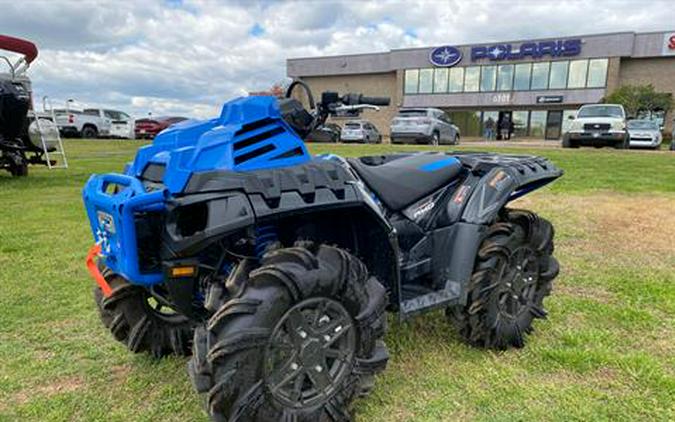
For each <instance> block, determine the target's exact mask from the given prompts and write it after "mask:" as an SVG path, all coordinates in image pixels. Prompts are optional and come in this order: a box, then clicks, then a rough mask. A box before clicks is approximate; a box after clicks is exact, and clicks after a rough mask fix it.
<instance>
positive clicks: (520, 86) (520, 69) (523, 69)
mask: <svg viewBox="0 0 675 422" xmlns="http://www.w3.org/2000/svg"><path fill="white" fill-rule="evenodd" d="M531 72H532V63H521V64H517V65H516V77H515V79H514V81H513V89H515V90H516V91H526V90H528V89H530V73H531Z"/></svg>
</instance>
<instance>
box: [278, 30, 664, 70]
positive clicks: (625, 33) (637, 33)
mask: <svg viewBox="0 0 675 422" xmlns="http://www.w3.org/2000/svg"><path fill="white" fill-rule="evenodd" d="M666 32H675V29H664V30H661V31H647V32H635V31H615V32H604V33H595V34H576V35H554V36H550V37H543V38H521V39H517V40H506V41H501V40H497V41H495V40H492V41H484V42H474V43H464V44H457V45H454V46H455V47H470V46H475V45H484V44H494V43H504V44H512V43H518V42H523V41H539V40H543V41H546V40H552V39H559V38H561V37H562V38H584V37H606V36H613V35H634V36H635V35H649V34H660V33H666ZM439 45H440V44H439ZM433 47H436V46H433V45H429V46H424V47H409V48H392V49H390V50H388V51H376V52H372V53H356V54H334V55H330V56H305V57H291V58H287V59H286V63H288V62H292V61H296V60H298V61H299V60H317V59H336V58H341V57H344V58H348V57H361V56H375V55H385V54H391V53H392V52H398V51H419V50H428V49H430V48H433Z"/></svg>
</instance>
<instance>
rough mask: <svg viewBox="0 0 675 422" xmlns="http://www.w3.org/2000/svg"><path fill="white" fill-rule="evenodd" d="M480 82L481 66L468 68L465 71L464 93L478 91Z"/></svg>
mask: <svg viewBox="0 0 675 422" xmlns="http://www.w3.org/2000/svg"><path fill="white" fill-rule="evenodd" d="M479 82H480V66H471V67H467V68H466V69H465V70H464V92H476V91H478V85H479Z"/></svg>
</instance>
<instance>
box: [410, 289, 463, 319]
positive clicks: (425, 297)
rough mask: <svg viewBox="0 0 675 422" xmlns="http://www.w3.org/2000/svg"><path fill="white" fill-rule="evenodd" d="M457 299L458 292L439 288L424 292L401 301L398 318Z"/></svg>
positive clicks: (442, 305) (455, 301) (454, 301)
mask: <svg viewBox="0 0 675 422" xmlns="http://www.w3.org/2000/svg"><path fill="white" fill-rule="evenodd" d="M458 301H459V292H455V291H452V290H440V291H434V292H431V293H426V294H422V295H419V296H417V297H414V298H412V299H407V300H404V301H403V302H401V307H400V314H399V315H400V319H402V320H403V319H406V318H409V317H411V316H413V315H415V314H418V313H420V312H422V311H428V310H431V309H434V308H441V307H443V308H444V307H446V306H450V305H453V304H455V303H457V302H458Z"/></svg>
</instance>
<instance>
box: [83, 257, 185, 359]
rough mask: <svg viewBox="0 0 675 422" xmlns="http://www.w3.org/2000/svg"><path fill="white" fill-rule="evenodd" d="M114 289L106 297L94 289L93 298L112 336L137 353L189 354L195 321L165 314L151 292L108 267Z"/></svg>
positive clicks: (97, 289)
mask: <svg viewBox="0 0 675 422" xmlns="http://www.w3.org/2000/svg"><path fill="white" fill-rule="evenodd" d="M102 272H103V275H104V276H105V278H106V280H107V281H108V284H110V287H112V289H113V291H112V294H111V295H110V297H108V298H106V297H105V296H103V292H102V291H101V289H100V288H99V287H95V288H94V299H95V301H96V305H97V306H98V310H99V315H100V317H101V321H102V322H103V325H105V326H106V328H108V329H109V330H110V332H111V333H112V335H113V337H115V339H117V340H118V341H120V342H121V343H124V344H125V345H126V346H127V348H128V349H129V350H130V351H132V352H134V353H142V352H146V353H149V354H151V355H153V356H155V357H157V358H159V357H162V356H166V355H170V354H175V355H178V356H187V355H189V354H190V352H191V348H192V335H193V331H194V326H195V323H194V322H193V321H192V320H190V319H188V318H187V317H185V316H183V315H180V314H177V313H172V314H170V313H162V312H160V309H161V308H160V309H156V308H153V307H152V306H151V304H150V302H149V300H148V299H150V294H149V293H148V291H147V290H146V289H144V288H142V287H139V286H136V285H133V284H130V283H128V282H127V281H126V280H125V279H123V278H122V277H120V276H118V275H114V274H111V273H110V271H109V270H104V271H102Z"/></svg>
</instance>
